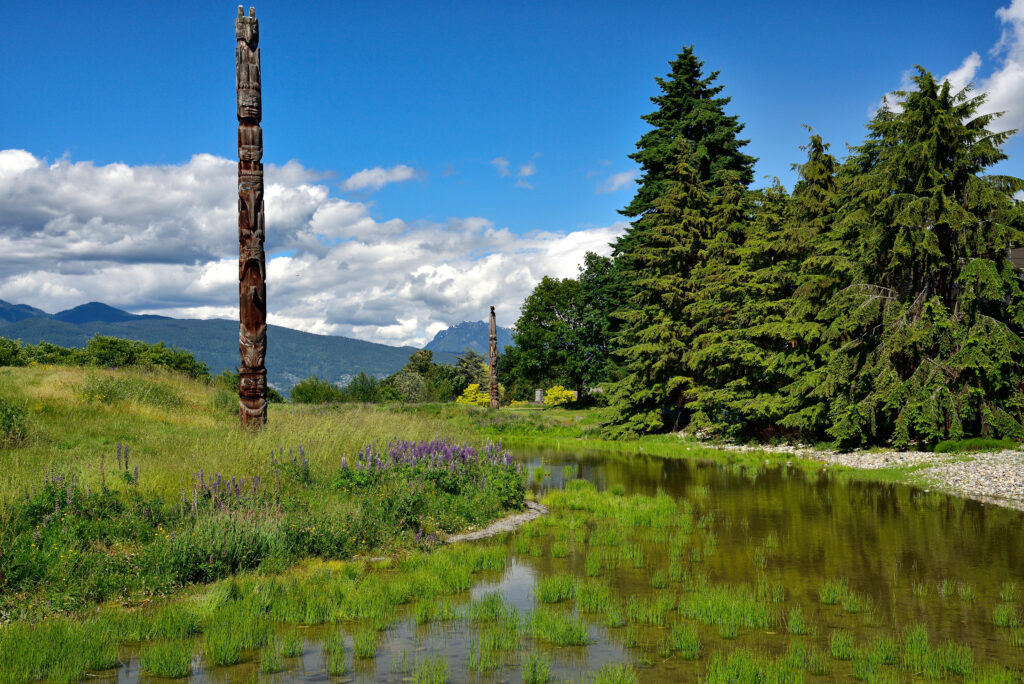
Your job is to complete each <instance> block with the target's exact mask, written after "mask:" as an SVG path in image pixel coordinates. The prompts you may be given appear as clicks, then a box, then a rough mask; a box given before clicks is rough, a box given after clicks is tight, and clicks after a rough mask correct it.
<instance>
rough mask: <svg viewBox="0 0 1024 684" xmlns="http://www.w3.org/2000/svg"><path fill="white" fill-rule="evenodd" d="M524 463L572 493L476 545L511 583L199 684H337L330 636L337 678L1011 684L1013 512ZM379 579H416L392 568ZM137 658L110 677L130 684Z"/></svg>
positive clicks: (425, 605)
mask: <svg viewBox="0 0 1024 684" xmlns="http://www.w3.org/2000/svg"><path fill="white" fill-rule="evenodd" d="M518 458H520V459H521V462H522V463H523V464H524V466H525V468H526V470H527V473H528V476H529V477H530V481H531V486H532V487H533V489H534V491H535V492H536V493H537V495H538V496H544V495H546V494H550V493H552V492H558V491H559V490H562V489H564V488H566V487H567V486H568V490H569V491H566V492H563V495H564V496H563V498H562V499H558V500H556V501H555V503H554V505H553V506H552V514H551V515H549V516H547V517H545V518H542V519H541V520H539V521H536V522H534V523H531V524H530V525H528V526H527V527H525V528H523V529H522V530H520V531H519V532H517V533H516V534H513V535H508V536H507V537H503V538H501V539H498V540H495V541H490V542H481V543H480V544H482V545H484V546H488V547H489V548H490V547H495V546H497V547H499V548H500V549H501V550H502V551H503V552H504V556H505V558H504V560H503V561H502V562H501V563H500V564H499V565H503V566H504V567H503V569H492V570H486V569H485V570H482V571H480V572H477V573H476V574H474V575H473V582H472V586H471V587H470V588H469V589H468V590H467V591H462V592H458V593H455V594H453V595H452V596H450V597H437V598H430V599H422V598H421V599H419V600H418V601H417V600H414V601H412V602H409V603H405V604H403V605H397V606H395V610H394V612H393V613H391V614H389V619H388V620H387V623H386V624H381V625H378V627H380V628H381V629H380V631H379V632H377V634H376V637H375V645H371V648H370V652H371V653H372V656H371V657H357V656H358V654H357V653H356V650H357V641H358V640H359V639H361V638H365V630H363V628H362V627H361V624H362V623H361V622H359V621H356V622H344V623H341V624H332V625H323V624H321V625H312V626H309V627H302V628H301V629H299V631H298V634H299V637H298V638H300V642H301V648H300V650H301V651H302V653H301V655H298V656H294V657H285V658H283V660H282V663H281V668H282V669H281V671H280V672H278V673H276V674H268V673H265V672H262V671H260V663H261V662H262V660H263V659H264V656H263V654H261V653H260V652H253V653H248V654H244V655H243V657H242V658H241V661H240V663H239V664H238V665H235V666H232V667H228V668H214V669H209V670H207V669H204V666H203V660H202V658H200V657H198V656H196V657H195V658H194V659H193V665H192V672H193V674H192V679H193V680H196V681H218V682H219V681H249V680H252V679H256V678H258V679H259V680H261V681H310V682H318V681H329V680H331V679H332V678H331V677H330V676H329V675H328V666H329V661H330V655H329V654H328V653H325V652H324V644H325V643H328V642H329V641H330V640H331V639H334V643H335V648H336V650H341V651H344V654H343V655H342V656H339V657H341V658H343V659H344V666H343V667H342V668H340V669H341V671H343V673H344V674H341V675H340V676H338V677H334V678H333V680H334V681H367V682H369V681H376V682H403V681H416V682H435V681H450V682H470V681H472V682H478V681H483V682H491V681H493V682H520V681H536V682H541V681H552V682H561V681H573V682H578V681H580V680H581V679H582V680H583V681H588V682H589V681H601V682H608V683H611V682H625V681H631V680H630V677H629V672H628V671H625V672H623V671H618V670H615V669H613V668H611V667H609V666H610V665H612V664H617V663H629V664H631V665H632V667H633V668H634V669H635V672H636V676H637V677H638V678H639V681H643V682H678V681H696V680H698V679H701V678H704V679H705V680H707V681H715V680H717V681H729V680H731V679H734V678H735V677H738V676H741V675H742V676H746V675H748V674H750V673H753V672H756V671H758V670H759V669H760V670H761V671H762V673H769V674H768V675H764V674H763V675H762V676H772V675H771V673H774V675H773V676H775V677H777V678H778V680H779V681H789V680H799V679H804V680H806V681H831V680H838V679H849V678H851V677H856V678H857V679H862V680H870V681H912V680H913V681H916V680H917V679H918V678H920V679H921V680H922V681H923V680H928V679H939V678H943V679H946V678H948V679H951V680H954V681H957V680H964V681H969V680H971V677H979V678H980V679H981V680H982V681H993V682H995V681H1020V676H1021V672H1022V671H1024V669H1022V665H1024V626H1022V624H1021V621H1020V618H1021V616H1022V615H1024V610H1022V604H1024V602H1022V598H1024V515H1022V514H1020V513H1017V512H1014V511H1010V510H1007V509H1002V508H997V507H992V506H986V505H982V504H980V503H976V502H972V501H967V500H964V499H958V498H953V497H948V496H945V495H942V494H938V493H935V492H928V491H925V490H920V489H913V488H910V487H906V486H896V485H883V484H870V483H864V482H859V481H847V480H846V479H845V478H844V477H843V476H842V474H841V473H840V474H832V473H830V472H829V471H828V469H824V470H822V471H818V472H808V471H805V470H800V469H797V468H792V467H781V468H780V467H772V468H768V467H765V468H761V467H756V466H750V465H746V466H739V465H737V466H722V465H716V464H710V463H701V462H695V461H690V460H672V459H664V458H660V457H652V456H645V455H642V454H641V455H628V456H627V455H608V454H587V453H579V452H576V453H566V452H540V451H525V450H520V453H519V454H518ZM579 480H584V481H587V482H589V483H592V484H593V487H592V488H591V487H589V486H583V485H580V483H579ZM595 490H596V491H595ZM633 495H637V496H633ZM553 498H557V495H556V497H553ZM502 551H499V553H501V552H502ZM371 574H372V580H373V581H375V582H379V583H380V584H381V585H386V584H388V583H392V582H407V581H409V580H408V576H407V575H404V574H403V570H402V569H399V568H396V569H379V570H374V571H372V573H371ZM361 586H363V587H366V586H370V585H368V584H363V585H361ZM275 629H276V630H277V632H278V633H279V634H280V633H281V631H282V629H283V628H282V627H281V626H280V625H278V626H277V627H275ZM293 633H294V630H293ZM199 650H201V648H197V652H198V651H199ZM730 654H732V655H733V656H734V657H733V658H732V659H729V655H730ZM737 654H739V655H737ZM136 655H137V654H136V653H132V652H126V653H122V659H124V660H126V661H127V665H126V666H125V667H122V668H119V669H118V670H113V671H109V672H107V673H101V676H100V679H104V680H108V681H123V682H130V681H139V680H140V675H139V662H138V659H137V657H136ZM364 655H365V654H364ZM602 668H603V669H602ZM773 668H774V669H773ZM264 669H271V668H264ZM334 669H335V670H336V671H338V669H339V668H337V667H335V668H334ZM743 673H746V674H743ZM104 674H105V675H106V676H105V677H104V676H103V675H104ZM545 677H546V678H545ZM595 677H597V679H594V678H595ZM602 677H603V678H602ZM141 680H142V681H146V680H147V677H145V676H142V677H141Z"/></svg>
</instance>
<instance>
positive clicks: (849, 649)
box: [828, 629, 854, 660]
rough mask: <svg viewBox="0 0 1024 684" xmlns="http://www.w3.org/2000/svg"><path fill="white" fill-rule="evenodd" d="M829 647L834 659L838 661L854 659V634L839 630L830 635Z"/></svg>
mask: <svg viewBox="0 0 1024 684" xmlns="http://www.w3.org/2000/svg"><path fill="white" fill-rule="evenodd" d="M828 647H829V650H830V651H831V652H832V657H833V658H835V659H836V660H850V659H852V658H853V654H854V650H853V634H851V633H850V632H847V631H846V630H842V629H837V630H835V631H834V632H832V634H831V635H829V638H828Z"/></svg>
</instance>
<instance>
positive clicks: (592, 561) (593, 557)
mask: <svg viewBox="0 0 1024 684" xmlns="http://www.w3.org/2000/svg"><path fill="white" fill-rule="evenodd" d="M583 571H584V572H585V573H586V575H587V577H597V576H598V575H600V574H601V555H600V554H599V553H598V552H597V551H591V552H590V553H588V554H587V559H586V560H585V561H584V563H583Z"/></svg>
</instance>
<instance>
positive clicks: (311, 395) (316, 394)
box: [291, 375, 345, 404]
mask: <svg viewBox="0 0 1024 684" xmlns="http://www.w3.org/2000/svg"><path fill="white" fill-rule="evenodd" d="M291 398H292V401H294V402H296V403H298V404H331V403H334V402H341V401H345V392H343V391H342V390H341V388H340V387H338V386H337V385H335V384H334V383H332V382H330V381H329V380H324V379H323V378H318V377H317V376H315V375H314V376H312V377H309V378H306V379H305V380H300V381H299V382H298V383H296V384H295V386H294V387H292V391H291Z"/></svg>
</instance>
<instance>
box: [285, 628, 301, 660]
mask: <svg viewBox="0 0 1024 684" xmlns="http://www.w3.org/2000/svg"><path fill="white" fill-rule="evenodd" d="M280 644H281V654H282V655H283V656H284V657H285V658H297V657H298V656H300V655H302V654H303V653H305V651H306V639H305V637H303V636H302V634H301V633H300V632H299V630H297V629H290V630H288V631H286V632H285V633H284V634H283V635H282V636H281V638H280Z"/></svg>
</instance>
